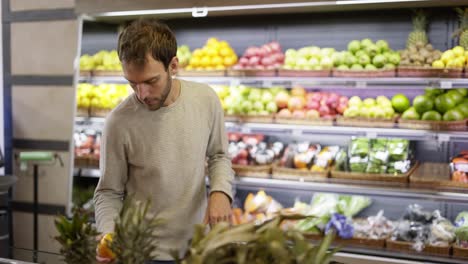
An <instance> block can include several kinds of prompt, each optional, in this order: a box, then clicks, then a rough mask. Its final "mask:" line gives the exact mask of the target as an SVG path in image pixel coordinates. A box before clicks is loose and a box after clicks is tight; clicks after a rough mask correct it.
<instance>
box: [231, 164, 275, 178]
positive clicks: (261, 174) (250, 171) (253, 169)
mask: <svg viewBox="0 0 468 264" xmlns="http://www.w3.org/2000/svg"><path fill="white" fill-rule="evenodd" d="M271 168H272V165H238V164H232V169H233V170H234V172H235V173H236V175H237V176H239V177H255V178H270V175H271Z"/></svg>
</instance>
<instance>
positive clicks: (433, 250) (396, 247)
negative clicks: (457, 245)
mask: <svg viewBox="0 0 468 264" xmlns="http://www.w3.org/2000/svg"><path fill="white" fill-rule="evenodd" d="M386 245H387V250H391V251H398V252H404V253H413V254H414V253H416V254H426V255H435V256H442V257H448V256H450V250H451V247H450V246H448V247H440V246H431V245H426V246H425V247H424V249H423V250H422V251H421V252H418V251H416V250H414V249H413V243H412V242H405V241H394V240H391V239H387V241H386Z"/></svg>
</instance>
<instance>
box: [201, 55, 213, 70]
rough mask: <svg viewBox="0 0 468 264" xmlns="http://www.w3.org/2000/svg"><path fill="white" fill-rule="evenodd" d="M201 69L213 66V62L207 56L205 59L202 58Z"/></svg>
mask: <svg viewBox="0 0 468 264" xmlns="http://www.w3.org/2000/svg"><path fill="white" fill-rule="evenodd" d="M199 65H200V66H201V67H208V66H210V65H211V60H210V57H208V56H205V57H203V58H201V60H200V64H199Z"/></svg>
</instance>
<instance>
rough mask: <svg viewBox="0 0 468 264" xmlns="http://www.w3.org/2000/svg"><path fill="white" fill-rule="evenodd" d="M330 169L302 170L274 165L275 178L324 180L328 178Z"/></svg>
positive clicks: (273, 176) (272, 175)
mask: <svg viewBox="0 0 468 264" xmlns="http://www.w3.org/2000/svg"><path fill="white" fill-rule="evenodd" d="M328 174H329V170H328V169H327V170H325V171H324V172H314V171H310V170H300V169H293V168H285V167H281V166H278V165H273V173H272V174H271V177H272V178H273V179H281V180H294V181H323V180H326V179H327V178H328Z"/></svg>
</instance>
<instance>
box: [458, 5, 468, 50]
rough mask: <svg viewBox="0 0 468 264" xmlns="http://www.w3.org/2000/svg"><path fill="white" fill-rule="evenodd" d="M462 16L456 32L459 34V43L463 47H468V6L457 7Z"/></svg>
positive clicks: (459, 14)
mask: <svg viewBox="0 0 468 264" xmlns="http://www.w3.org/2000/svg"><path fill="white" fill-rule="evenodd" d="M455 10H456V11H457V13H458V16H459V17H460V28H459V29H458V30H457V31H456V32H455V35H457V36H459V38H460V41H459V44H460V46H462V47H463V48H465V50H466V49H468V8H464V9H462V8H455Z"/></svg>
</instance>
